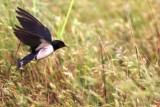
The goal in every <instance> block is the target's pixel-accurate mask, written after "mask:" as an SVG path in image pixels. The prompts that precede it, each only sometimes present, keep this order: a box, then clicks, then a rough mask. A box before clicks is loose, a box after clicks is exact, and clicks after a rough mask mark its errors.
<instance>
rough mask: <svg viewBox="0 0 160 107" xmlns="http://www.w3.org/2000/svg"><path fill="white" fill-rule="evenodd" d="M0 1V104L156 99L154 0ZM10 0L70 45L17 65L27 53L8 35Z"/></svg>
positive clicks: (149, 102)
mask: <svg viewBox="0 0 160 107" xmlns="http://www.w3.org/2000/svg"><path fill="white" fill-rule="evenodd" d="M0 3H1V4H0V106H2V107H5V106H13V107H18V106H22V107H28V106H36V107H37V106H38V107H39V106H42V107H43V106H53V107H56V106H57V107H61V106H64V107H71V106H73V107H74V106H104V107H119V106H121V107H132V106H133V107H150V106H155V107H156V106H157V107H158V106H159V105H160V82H159V81H160V73H159V60H158V59H157V57H158V53H157V52H156V51H157V47H158V46H157V42H156V41H158V38H157V30H155V28H156V29H158V28H159V26H158V25H159V24H158V23H159V20H158V13H159V6H158V3H159V0H150V1H149V2H147V1H145V2H144V1H140V0H137V1H131V0H127V1H119V0H115V1H111V0H92V1H87V0H81V1H74V0H72V1H71V0H65V1H61V0H59V1H58V0H46V1H42V0H34V1H31V0H29V1H24V0H20V1H14V0H11V1H9V0H4V1H2V0H0ZM73 4H74V5H73ZM17 6H18V7H23V8H24V9H26V10H27V11H28V12H30V13H31V14H33V15H34V16H35V17H36V18H38V19H39V20H40V21H41V22H42V23H43V24H45V25H46V26H47V27H48V28H49V29H50V31H51V34H52V38H53V39H57V38H58V39H62V40H63V41H64V42H65V43H66V45H67V46H69V48H63V49H60V50H57V51H56V52H54V53H53V54H52V55H51V56H49V57H47V58H45V59H43V60H40V61H37V62H31V63H29V64H27V65H26V66H25V67H24V70H23V71H17V70H16V61H17V58H19V57H24V56H25V55H26V54H28V53H29V47H27V46H25V45H24V44H21V45H20V47H19V48H18V45H19V40H18V39H17V38H16V37H15V36H14V34H13V30H12V27H14V25H15V24H18V21H17V19H16V13H15V10H16V8H17ZM124 10H126V11H124ZM152 12H154V14H153V13H152ZM151 17H154V19H153V18H151ZM155 20H156V22H155ZM155 23H156V27H155ZM62 35H63V36H62ZM56 37H57V38H56ZM17 49H18V52H17V55H16V57H15V54H16V51H17ZM11 64H12V66H11V69H10V72H8V69H9V67H10V65H11Z"/></svg>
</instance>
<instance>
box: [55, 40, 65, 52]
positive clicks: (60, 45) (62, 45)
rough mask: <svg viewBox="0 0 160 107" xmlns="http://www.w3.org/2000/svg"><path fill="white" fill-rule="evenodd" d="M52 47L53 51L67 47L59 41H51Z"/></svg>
mask: <svg viewBox="0 0 160 107" xmlns="http://www.w3.org/2000/svg"><path fill="white" fill-rule="evenodd" d="M52 46H53V48H54V50H57V49H59V48H63V47H67V46H66V45H65V44H64V42H63V41H61V40H53V41H52Z"/></svg>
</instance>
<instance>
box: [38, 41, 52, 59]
mask: <svg viewBox="0 0 160 107" xmlns="http://www.w3.org/2000/svg"><path fill="white" fill-rule="evenodd" d="M37 50H40V51H39V52H38V54H37V60H38V59H42V58H45V57H47V56H48V55H50V54H51V53H52V52H53V51H54V49H53V46H52V45H51V44H50V43H49V42H48V41H46V40H44V39H41V44H40V45H39V46H38V47H37V48H36V51H37Z"/></svg>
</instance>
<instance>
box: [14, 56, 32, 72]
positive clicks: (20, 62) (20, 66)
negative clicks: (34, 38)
mask: <svg viewBox="0 0 160 107" xmlns="http://www.w3.org/2000/svg"><path fill="white" fill-rule="evenodd" d="M34 58H35V55H33V54H29V55H27V56H25V57H24V58H22V59H21V58H19V59H17V70H19V69H23V66H25V65H26V64H27V63H29V62H30V61H31V60H33V59H34Z"/></svg>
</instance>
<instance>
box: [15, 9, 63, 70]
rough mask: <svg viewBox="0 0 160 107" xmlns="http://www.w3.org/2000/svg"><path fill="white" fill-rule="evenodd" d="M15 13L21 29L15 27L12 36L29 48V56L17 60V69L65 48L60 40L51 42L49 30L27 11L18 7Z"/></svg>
mask: <svg viewBox="0 0 160 107" xmlns="http://www.w3.org/2000/svg"><path fill="white" fill-rule="evenodd" d="M16 13H17V14H18V16H16V17H17V19H18V21H19V22H20V24H21V26H22V27H19V26H17V25H15V28H13V31H14V34H15V36H16V37H17V38H18V39H19V40H20V41H21V42H23V43H24V44H26V45H28V46H30V47H31V53H30V54H28V55H27V56H25V57H24V58H19V59H18V62H17V69H22V68H23V66H25V65H26V64H27V63H29V62H30V61H32V60H39V59H42V58H45V57H47V56H49V55H50V54H51V53H52V52H54V51H56V50H57V49H59V48H62V47H65V46H66V45H65V43H64V42H63V41H61V40H53V41H52V39H51V34H50V31H49V29H48V28H47V27H45V26H44V25H43V24H42V23H41V22H40V21H38V20H37V19H36V18H35V17H34V16H32V15H31V14H30V13H28V12H27V11H25V10H23V9H22V8H19V7H18V8H17V10H16Z"/></svg>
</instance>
